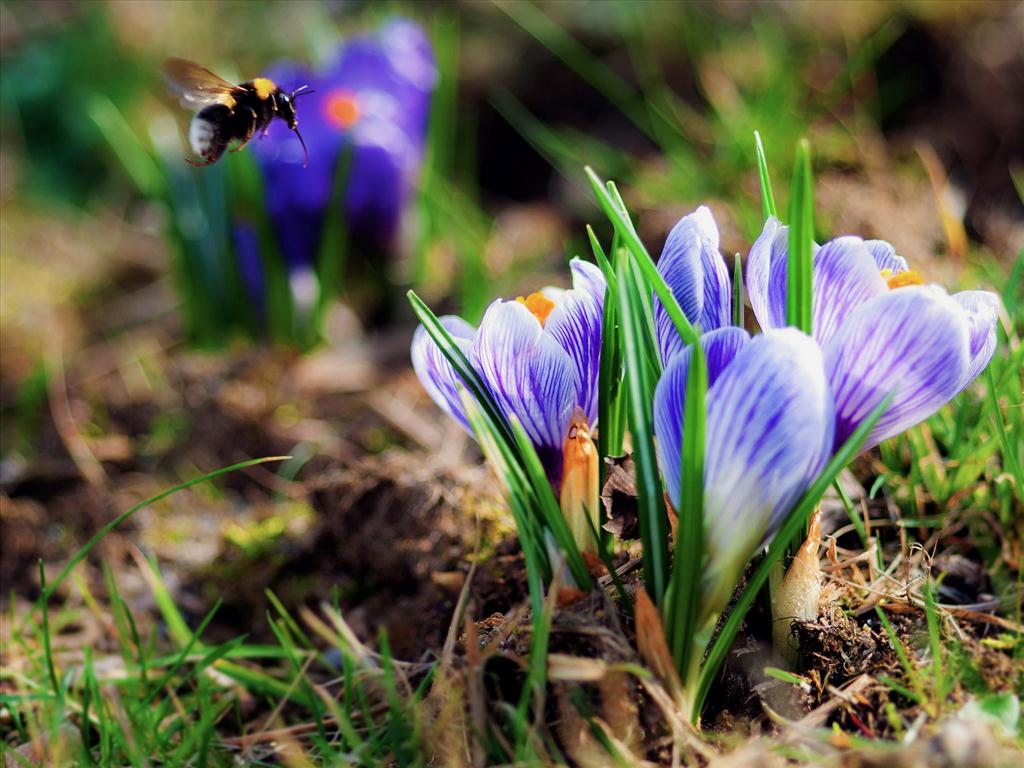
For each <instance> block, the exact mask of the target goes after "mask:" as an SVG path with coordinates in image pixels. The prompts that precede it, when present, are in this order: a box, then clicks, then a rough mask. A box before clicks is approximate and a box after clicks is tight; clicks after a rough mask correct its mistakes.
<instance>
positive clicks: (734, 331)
mask: <svg viewBox="0 0 1024 768" xmlns="http://www.w3.org/2000/svg"><path fill="white" fill-rule="evenodd" d="M700 343H701V346H702V347H703V349H704V357H705V359H706V360H707V364H708V389H710V388H711V387H713V386H714V385H715V382H716V381H718V377H719V376H721V375H722V373H724V372H725V369H726V368H728V367H729V365H731V364H732V361H733V359H734V358H735V357H736V355H737V354H739V352H740V350H741V349H743V348H744V347H745V346H746V345H747V344H748V343H750V334H749V333H747V332H746V331H745V330H743V329H742V328H737V327H735V326H729V327H728V328H719V329H718V330H717V331H711V332H710V333H705V334H703V335H702V336H701V337H700Z"/></svg>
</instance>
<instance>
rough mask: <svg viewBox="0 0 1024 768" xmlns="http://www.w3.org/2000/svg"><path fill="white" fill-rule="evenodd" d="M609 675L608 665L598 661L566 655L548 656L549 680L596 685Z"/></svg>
mask: <svg viewBox="0 0 1024 768" xmlns="http://www.w3.org/2000/svg"><path fill="white" fill-rule="evenodd" d="M607 673H608V665H607V664H605V663H604V662H603V661H599V660H598V659H588V658H586V657H584V656H570V655H569V654H565V653H549V654H548V678H549V679H550V680H561V681H564V682H574V683H596V682H597V681H598V680H601V679H602V678H603V677H604V676H605V675H606V674H607Z"/></svg>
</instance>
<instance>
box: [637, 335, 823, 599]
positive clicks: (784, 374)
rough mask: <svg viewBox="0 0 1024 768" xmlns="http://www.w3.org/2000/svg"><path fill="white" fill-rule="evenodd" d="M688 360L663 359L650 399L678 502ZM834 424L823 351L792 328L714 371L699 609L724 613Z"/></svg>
mask: <svg viewBox="0 0 1024 768" xmlns="http://www.w3.org/2000/svg"><path fill="white" fill-rule="evenodd" d="M705 338H706V337H705ZM705 338H702V344H704V346H705V349H706V350H707V348H708V344H707V343H706V342H705ZM737 338H738V337H737ZM715 343H718V342H715V341H712V344H715ZM712 356H713V355H710V354H709V355H708V359H709V361H710V360H711V358H712ZM689 362H690V349H689V348H687V349H686V350H684V351H683V352H681V353H680V354H678V355H677V356H676V357H675V358H673V359H672V360H671V361H670V362H669V364H668V367H667V368H666V369H665V372H664V374H663V375H662V378H661V381H659V382H658V386H657V389H656V390H655V396H654V429H655V436H656V437H657V450H658V460H659V464H660V466H661V469H662V474H663V476H664V478H665V486H666V488H667V490H668V494H669V498H670V499H671V500H672V503H673V504H675V505H676V506H678V505H679V503H680V498H681V488H680V483H679V473H680V469H679V467H680V462H681V449H682V435H683V413H684V409H685V403H684V400H685V394H686V376H687V372H688V369H689ZM709 374H710V370H709ZM833 421H834V419H833V409H832V397H831V394H830V392H829V390H828V385H827V384H826V381H825V375H824V363H823V359H822V354H821V349H820V347H819V346H818V345H817V344H816V343H815V342H814V341H813V340H812V339H811V338H810V337H808V336H806V335H804V334H802V333H800V332H799V331H797V330H795V329H782V330H778V331H769V332H768V333H765V334H762V335H760V336H757V337H755V338H754V339H752V340H749V341H747V342H746V343H741V348H740V349H739V351H738V352H737V353H736V355H735V357H734V358H733V360H732V363H731V364H730V365H728V367H727V368H725V369H724V370H722V371H720V372H719V375H718V376H717V377H716V379H715V383H714V384H713V385H711V386H710V387H709V389H708V395H707V443H706V448H705V467H704V505H705V507H704V509H705V512H704V515H705V518H704V531H705V537H706V547H707V553H708V570H707V573H706V576H705V579H704V585H705V613H713V612H715V611H718V610H721V608H722V607H724V604H725V602H726V601H727V600H728V598H729V595H730V594H731V592H732V587H733V585H734V584H735V578H736V576H737V575H738V573H739V571H740V570H741V569H742V568H743V566H744V565H745V564H746V562H747V561H748V560H749V558H750V556H751V554H752V553H753V552H754V551H755V550H756V548H757V547H758V546H759V545H760V544H761V543H763V542H764V541H765V540H766V539H768V538H770V537H771V536H772V535H773V534H774V533H775V531H776V529H777V527H778V525H779V524H781V522H782V520H783V519H784V517H785V515H786V513H787V512H788V511H789V510H790V509H791V508H792V506H793V504H794V503H795V502H796V501H797V499H798V498H799V496H800V495H801V494H802V493H803V492H804V491H805V490H806V488H807V487H808V486H809V485H810V483H811V482H813V480H814V478H815V477H816V476H817V475H818V473H819V472H820V471H821V469H822V467H823V466H824V464H825V462H826V460H827V458H828V454H829V453H830V451H831V448H832V429H833Z"/></svg>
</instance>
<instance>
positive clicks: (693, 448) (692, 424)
mask: <svg viewBox="0 0 1024 768" xmlns="http://www.w3.org/2000/svg"><path fill="white" fill-rule="evenodd" d="M707 391H708V367H707V361H706V360H705V358H704V350H703V348H702V346H701V345H700V344H694V345H693V346H692V347H690V368H689V371H688V372H687V376H686V403H685V405H684V415H683V438H682V440H683V445H682V451H681V454H680V455H681V457H682V461H681V466H680V468H679V473H680V474H679V482H680V488H681V499H680V506H679V509H678V510H676V514H677V515H678V519H679V524H678V528H677V530H676V540H675V556H674V557H673V559H672V577H671V584H670V589H669V593H670V594H671V596H672V599H671V601H670V602H669V603H668V612H667V613H668V622H667V625H666V634H667V635H668V640H669V647H670V648H671V650H672V658H673V659H674V660H675V662H676V669H678V670H679V674H680V675H681V676H682V678H683V680H684V681H685V680H686V678H687V673H688V670H689V669H690V661H691V657H692V654H693V652H694V637H695V636H696V634H697V630H698V629H699V625H698V621H699V618H700V616H699V614H700V597H701V575H702V573H703V570H704V567H703V566H704V446H705V432H706V430H705V426H706V425H705V421H706V415H707V412H706V408H705V398H706V395H707Z"/></svg>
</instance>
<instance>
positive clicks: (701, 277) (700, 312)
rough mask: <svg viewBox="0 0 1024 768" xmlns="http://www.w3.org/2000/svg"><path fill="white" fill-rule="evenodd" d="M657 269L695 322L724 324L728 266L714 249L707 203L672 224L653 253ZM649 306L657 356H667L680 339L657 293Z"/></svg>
mask: <svg viewBox="0 0 1024 768" xmlns="http://www.w3.org/2000/svg"><path fill="white" fill-rule="evenodd" d="M658 272H659V273H660V274H661V276H662V277H664V278H665V282H666V283H668V287H669V288H671V289H672V293H673V295H674V296H675V297H676V301H678V302H679V306H680V308H681V309H682V310H683V314H685V315H686V318H687V319H688V320H689V321H690V322H691V323H693V324H694V325H699V326H700V329H701V331H702V332H707V331H713V330H715V329H716V328H722V327H724V326H727V325H729V323H730V321H731V313H732V292H731V289H730V287H729V270H728V269H727V268H726V266H725V260H724V259H722V254H721V253H719V251H718V226H717V225H716V224H715V220H714V218H713V217H712V216H711V211H710V210H709V209H708V208H707V207H705V206H701V207H700V208H698V209H697V210H696V211H694V212H693V213H691V214H690V215H689V216H684V217H683V218H682V219H680V220H679V222H678V223H677V224H676V225H675V226H674V227H673V228H672V231H671V232H669V235H668V239H667V240H666V241H665V247H664V249H663V250H662V252H661V258H659V259H658ZM653 307H654V320H655V323H656V328H657V333H658V348H659V350H660V352H661V359H662V361H663V362H667V361H668V360H669V359H671V357H672V355H673V354H674V353H675V352H677V351H678V350H679V349H680V348H681V346H682V345H681V342H680V340H679V334H678V333H677V332H676V329H675V325H674V324H673V323H672V320H671V318H670V317H669V315H668V312H667V311H666V310H665V308H664V307H663V306H662V304H661V301H660V300H659V299H658V298H657V297H655V298H654V305H653Z"/></svg>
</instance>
